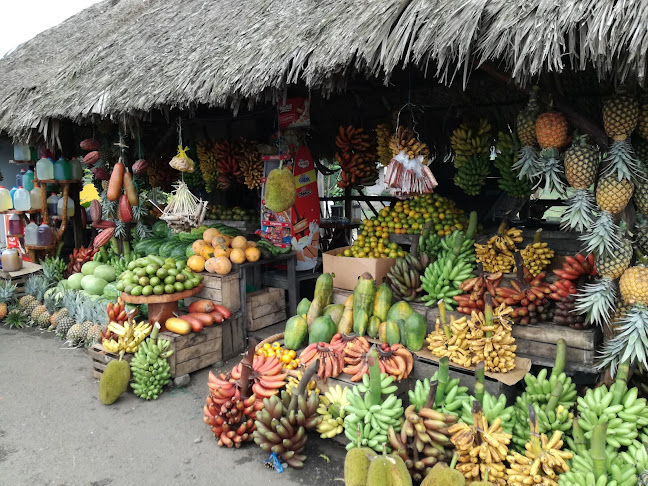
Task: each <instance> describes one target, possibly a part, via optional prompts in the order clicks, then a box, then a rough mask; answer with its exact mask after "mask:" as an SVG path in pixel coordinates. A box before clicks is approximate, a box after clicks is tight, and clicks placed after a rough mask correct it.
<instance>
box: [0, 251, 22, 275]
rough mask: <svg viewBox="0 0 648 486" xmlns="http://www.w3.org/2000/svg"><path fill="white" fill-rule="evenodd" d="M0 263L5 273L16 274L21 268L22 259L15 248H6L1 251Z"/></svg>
mask: <svg viewBox="0 0 648 486" xmlns="http://www.w3.org/2000/svg"><path fill="white" fill-rule="evenodd" d="M0 261H2V269H3V270H4V271H5V272H17V271H18V270H20V269H21V268H22V258H21V257H20V255H19V254H18V250H16V249H15V248H7V249H6V250H5V251H3V252H2V257H0Z"/></svg>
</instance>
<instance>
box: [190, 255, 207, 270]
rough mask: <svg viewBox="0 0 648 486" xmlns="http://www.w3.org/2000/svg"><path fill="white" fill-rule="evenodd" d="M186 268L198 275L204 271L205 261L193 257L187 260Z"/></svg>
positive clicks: (201, 258) (196, 256)
mask: <svg viewBox="0 0 648 486" xmlns="http://www.w3.org/2000/svg"><path fill="white" fill-rule="evenodd" d="M187 266H188V267H189V268H191V270H193V271H194V272H198V273H200V272H202V271H203V270H205V259H204V258H203V257H201V256H198V255H194V256H192V257H189V260H187Z"/></svg>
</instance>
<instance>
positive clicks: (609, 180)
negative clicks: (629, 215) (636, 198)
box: [596, 175, 634, 214]
mask: <svg viewBox="0 0 648 486" xmlns="http://www.w3.org/2000/svg"><path fill="white" fill-rule="evenodd" d="M633 192H634V186H633V185H632V182H630V181H629V180H628V179H621V180H618V179H617V178H616V177H614V176H612V175H607V176H603V177H601V178H600V179H599V182H598V184H597V186H596V204H598V207H599V208H600V209H601V210H602V211H607V212H608V213H610V214H617V213H620V212H621V211H623V210H624V209H625V207H626V206H627V205H628V203H629V202H630V198H631V197H632V193H633Z"/></svg>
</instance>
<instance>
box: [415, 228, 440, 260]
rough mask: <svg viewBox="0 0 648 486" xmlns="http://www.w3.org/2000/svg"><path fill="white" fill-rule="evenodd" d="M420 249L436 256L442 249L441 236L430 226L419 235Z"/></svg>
mask: <svg viewBox="0 0 648 486" xmlns="http://www.w3.org/2000/svg"><path fill="white" fill-rule="evenodd" d="M418 251H419V253H420V252H425V253H427V254H428V255H432V256H434V257H436V255H437V254H438V253H439V251H441V237H440V236H439V235H438V234H436V232H435V231H433V230H432V229H431V227H429V226H427V227H426V228H425V229H424V230H423V232H422V233H421V236H419V244H418Z"/></svg>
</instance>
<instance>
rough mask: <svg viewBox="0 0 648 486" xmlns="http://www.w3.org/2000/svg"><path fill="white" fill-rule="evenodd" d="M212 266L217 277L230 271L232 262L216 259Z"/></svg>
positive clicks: (225, 258) (221, 258) (226, 259)
mask: <svg viewBox="0 0 648 486" xmlns="http://www.w3.org/2000/svg"><path fill="white" fill-rule="evenodd" d="M214 265H215V266H214V268H215V271H216V273H217V274H218V275H227V274H228V273H230V272H231V271H232V262H231V261H230V260H229V258H227V257H222V256H221V257H217V258H216V262H215V264H214Z"/></svg>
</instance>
